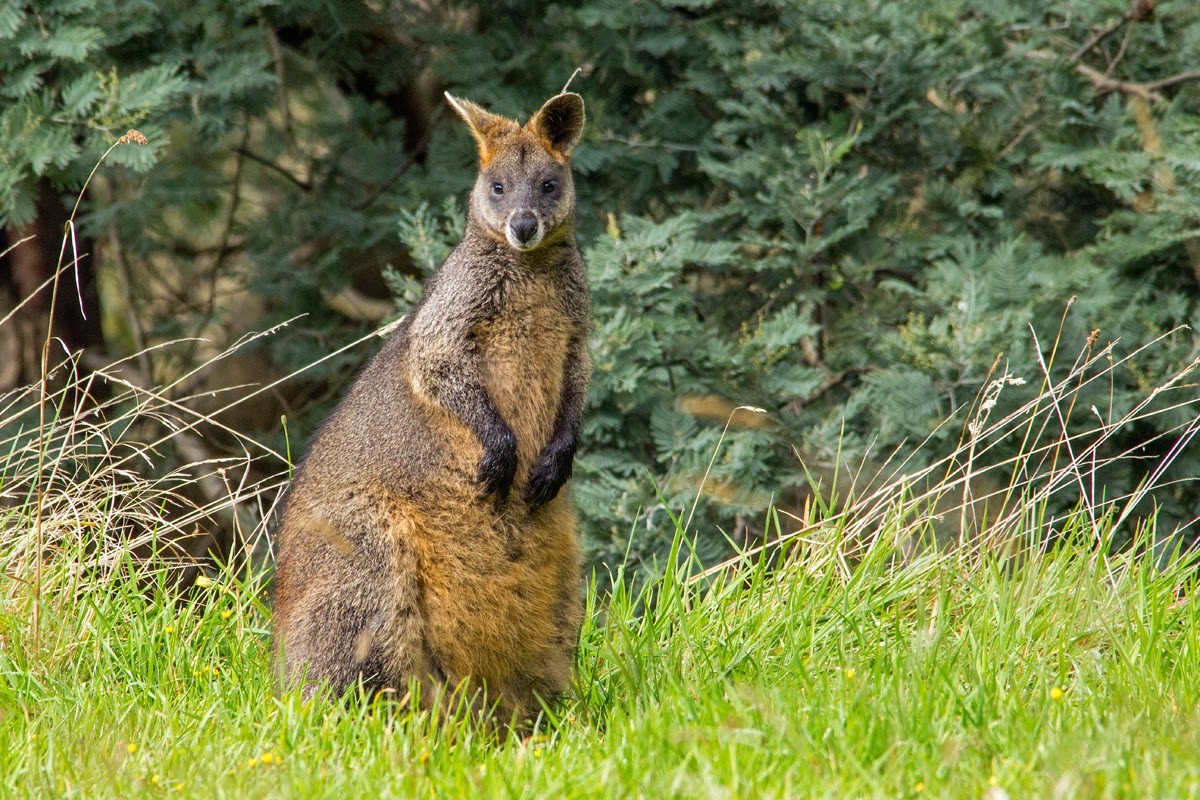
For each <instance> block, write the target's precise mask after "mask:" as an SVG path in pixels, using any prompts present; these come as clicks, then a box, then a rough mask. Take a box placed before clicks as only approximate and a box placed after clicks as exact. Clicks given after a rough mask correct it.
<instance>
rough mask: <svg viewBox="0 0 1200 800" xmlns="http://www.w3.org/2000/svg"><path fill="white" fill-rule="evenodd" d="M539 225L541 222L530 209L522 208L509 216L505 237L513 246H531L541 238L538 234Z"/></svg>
mask: <svg viewBox="0 0 1200 800" xmlns="http://www.w3.org/2000/svg"><path fill="white" fill-rule="evenodd" d="M541 227H542V226H541V223H540V222H539V221H538V218H537V216H536V215H535V214H534V213H533V212H532V211H529V210H528V209H522V210H520V211H516V212H514V213H513V215H512V216H511V217H509V220H508V229H507V230H506V231H505V238H507V239H508V243H509V244H511V245H512V246H513V247H519V248H525V247H532V246H533V245H535V244H537V243H538V241H539V240H540V239H541V238H542V237H541V236H540V235H539V234H540V228H541Z"/></svg>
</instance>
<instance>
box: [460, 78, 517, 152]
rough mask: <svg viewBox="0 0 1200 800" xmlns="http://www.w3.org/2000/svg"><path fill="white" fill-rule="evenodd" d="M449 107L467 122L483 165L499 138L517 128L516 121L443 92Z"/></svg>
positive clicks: (494, 149)
mask: <svg viewBox="0 0 1200 800" xmlns="http://www.w3.org/2000/svg"><path fill="white" fill-rule="evenodd" d="M445 95H446V101H447V102H449V103H450V107H451V108H453V109H454V110H455V112H457V113H458V115H459V116H460V117H462V119H463V122H465V123H467V128H468V129H469V130H470V131H471V135H472V136H474V137H475V144H476V145H477V146H478V147H479V160H480V162H482V163H483V165H484V166H487V162H488V161H490V160H491V158H492V155H493V154H494V153H495V151H496V146H497V144H498V142H499V140H500V139H501V138H503V137H504V136H505V135H506V134H509V133H512V132H513V131H515V130H516V129H517V123H515V122H513V121H512V120H511V119H509V118H507V117H502V116H500V115H499V114H493V113H492V112H490V111H488V110H487V109H485V108H483V107H482V106H478V105H475V104H474V103H472V102H471V101H470V100H463V99H461V98H458V97H455V96H454V95H452V94H450V93H449V92H446V93H445Z"/></svg>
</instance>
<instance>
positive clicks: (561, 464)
mask: <svg viewBox="0 0 1200 800" xmlns="http://www.w3.org/2000/svg"><path fill="white" fill-rule="evenodd" d="M574 463H575V442H574V440H572V441H569V442H554V441H551V442H550V444H548V445H546V449H545V450H543V451H542V453H541V455H539V456H538V460H537V463H536V464H534V465H533V469H532V470H530V472H529V483H528V484H526V486H525V502H526V503H528V504H529V510H530V511H533V510H535V509H538V508H540V507H542V506H544V505H545V504H546V503H549V502H550V501H551V500H553V499H554V498H555V497H557V496H558V490H559V489H561V488H562V487H563V484H564V483H566V482H567V479H568V478H570V477H571V467H572V466H573V465H574Z"/></svg>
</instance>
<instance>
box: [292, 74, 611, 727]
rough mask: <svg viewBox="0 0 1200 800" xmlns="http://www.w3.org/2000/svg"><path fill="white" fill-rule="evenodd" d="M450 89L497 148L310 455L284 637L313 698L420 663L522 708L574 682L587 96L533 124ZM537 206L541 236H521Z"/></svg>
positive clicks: (399, 680)
mask: <svg viewBox="0 0 1200 800" xmlns="http://www.w3.org/2000/svg"><path fill="white" fill-rule="evenodd" d="M450 100H451V103H452V105H454V106H455V109H456V110H457V111H458V112H459V113H460V114H461V115H462V116H463V118H464V120H465V121H466V122H467V124H468V126H469V127H470V129H471V132H472V135H474V136H475V138H476V140H477V142H478V143H479V151H480V176H479V179H478V180H477V182H476V185H475V188H474V190H473V191H472V196H471V205H470V213H469V216H468V226H467V231H466V235H465V236H464V238H463V241H462V243H461V244H460V245H459V246H458V247H457V248H456V249H455V250H454V252H453V253H452V254H451V255H450V256H449V257H448V258H447V260H446V263H445V264H443V266H442V268H441V269H440V270H439V272H438V274H437V275H436V276H435V277H434V278H433V279H432V280H431V281H430V283H429V286H428V287H427V288H426V292H425V297H424V298H423V299H422V301H421V302H420V303H419V304H418V305H417V307H416V308H414V309H413V311H412V312H411V313H410V314H409V315H408V316H407V317H406V318H405V319H404V321H403V322H402V324H401V325H400V327H399V329H398V330H397V332H396V333H395V334H394V335H393V336H392V338H391V339H390V340H389V341H388V343H387V344H386V345H385V346H384V348H383V349H382V350H381V351H380V353H379V354H378V355H377V356H376V357H375V358H374V359H373V360H372V361H371V363H370V364H368V365H367V367H366V368H365V369H364V371H363V373H362V375H361V376H360V377H359V379H358V381H357V382H356V383H355V384H354V386H353V387H351V389H350V391H349V392H348V393H347V395H346V397H345V398H344V399H343V401H342V403H341V404H340V405H339V407H338V408H337V410H336V411H335V412H334V413H333V414H332V415H331V416H330V418H329V419H328V420H327V421H326V423H325V425H324V426H323V427H322V429H321V431H320V432H319V433H318V434H317V436H316V437H315V439H314V440H313V442H312V444H311V446H310V449H309V452H308V455H307V456H306V458H305V460H304V463H303V464H302V466H301V467H300V470H299V472H298V474H297V477H296V480H295V482H294V484H293V486H292V489H291V491H290V493H289V497H288V500H287V503H286V507H285V510H284V514H283V522H282V525H281V529H280V532H279V545H280V554H279V561H278V569H277V573H276V595H275V618H274V625H275V634H276V637H275V640H276V646H277V648H278V654H279V658H280V666H281V675H282V678H283V681H284V682H285V684H287V685H297V684H299V685H302V687H303V692H304V693H305V694H306V695H311V694H312V693H313V692H314V691H316V690H317V688H319V687H320V686H321V685H323V684H328V686H329V687H330V688H331V689H332V690H333V691H334V692H335V693H341V692H343V691H345V690H346V689H348V688H351V687H352V686H354V685H356V684H357V683H358V682H359V681H362V682H363V683H364V684H365V685H366V686H367V687H368V688H371V689H382V688H389V687H390V688H395V689H397V690H403V689H404V687H405V686H406V685H407V684H408V682H409V681H411V680H416V681H419V682H420V683H421V684H422V685H423V687H424V691H423V694H424V696H425V699H426V701H428V700H429V699H430V698H431V697H432V696H433V695H434V694H436V693H437V692H439V691H442V690H445V689H451V690H456V689H458V688H459V687H464V686H465V687H466V691H474V690H478V689H482V690H483V692H484V695H483V696H482V697H481V699H480V700H478V701H477V702H480V703H484V702H486V703H488V704H495V705H496V706H497V708H498V714H499V716H500V717H501V718H502V719H507V718H509V717H511V716H514V715H515V716H516V717H519V718H525V717H528V716H530V715H531V714H536V713H537V711H538V709H539V699H540V700H545V701H550V700H553V699H554V698H555V697H556V696H558V695H559V694H561V693H562V691H563V690H564V689H565V688H566V687H567V685H568V683H569V680H570V676H571V667H572V663H573V659H574V650H575V645H576V640H577V636H578V630H579V624H580V620H581V613H582V609H581V580H580V566H579V546H578V543H577V541H576V538H575V531H574V527H575V521H574V514H573V512H572V510H571V506H570V500H569V496H568V491H567V490H566V483H565V482H566V480H567V478H568V476H569V474H570V468H571V460H572V458H573V456H574V451H575V442H576V437H577V435H578V430H579V418H580V415H581V413H582V409H583V401H584V396H585V393H586V384H587V375H588V365H587V355H586V349H585V342H586V335H587V327H588V324H589V304H588V295H587V284H586V275H585V271H584V267H583V261H582V259H581V258H580V257H579V252H578V249H577V247H576V245H575V236H574V189H573V186H572V185H571V180H570V172H569V158H568V156H569V152H570V149H571V147H572V146H573V145H574V144H575V141H576V140H577V139H578V135H579V131H580V129H581V128H582V123H583V116H582V114H583V106H582V101H580V100H579V98H578V97H577V96H576V95H560V96H558V97H556V98H553V99H551V100H550V101H549V102H547V104H546V105H545V106H544V107H543V109H542V110H541V111H539V112H538V114H537V115H535V117H534V118H533V119H532V120H530V122H529V123H527V124H526V125H525V126H519V125H517V123H515V122H512V121H511V120H505V119H503V118H501V117H495V116H494V115H491V114H488V112H486V111H484V110H483V109H481V108H480V107H478V106H475V105H474V104H470V103H466V102H465V101H458V100H455V99H453V98H451V99H450ZM547 120H549V122H547ZM499 182H504V185H505V186H507V187H509V189H508V190H507V191H505V192H503V193H499V194H497V193H495V192H494V187H495V184H497V183H499ZM551 183H553V185H554V188H553V191H550V190H549V189H548V187H550V185H551ZM521 216H523V217H524V218H525V219H526V220H528V219H529V218H533V219H534V220H536V223H537V229H536V230H537V233H536V234H531V235H530V238H529V239H528V241H526V243H525V244H524V245H523V246H515V245H513V244H511V243H510V239H511V236H512V234H510V233H508V228H507V227H506V226H511V225H513V224H514V223H513V220H514V219H517V218H518V217H521ZM528 232H529V228H528V225H527V229H526V233H528ZM519 238H520V237H518V239H519Z"/></svg>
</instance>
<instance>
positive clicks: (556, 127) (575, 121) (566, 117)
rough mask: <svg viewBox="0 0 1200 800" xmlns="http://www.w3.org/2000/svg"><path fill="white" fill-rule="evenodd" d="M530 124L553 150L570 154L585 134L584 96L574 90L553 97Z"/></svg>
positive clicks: (563, 154) (534, 116) (562, 154)
mask: <svg viewBox="0 0 1200 800" xmlns="http://www.w3.org/2000/svg"><path fill="white" fill-rule="evenodd" d="M528 125H529V127H531V128H533V130H534V131H535V132H537V134H538V135H539V136H541V137H542V139H543V140H544V141H545V142H546V144H547V145H548V146H549V147H550V149H551V150H552V151H553V152H555V153H558V154H559V155H560V156H568V155H570V153H571V148H573V147H574V146H575V145H576V144H578V142H579V137H580V136H581V135H582V134H583V98H582V97H580V96H579V95H577V94H575V93H574V92H563V93H562V94H560V95H556V96H555V97H551V98H550V99H549V100H547V101H546V104H545V105H544V106H542V107H541V109H539V110H538V112H537V113H536V114H534V115H533V119H531V120H529V122H528Z"/></svg>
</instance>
